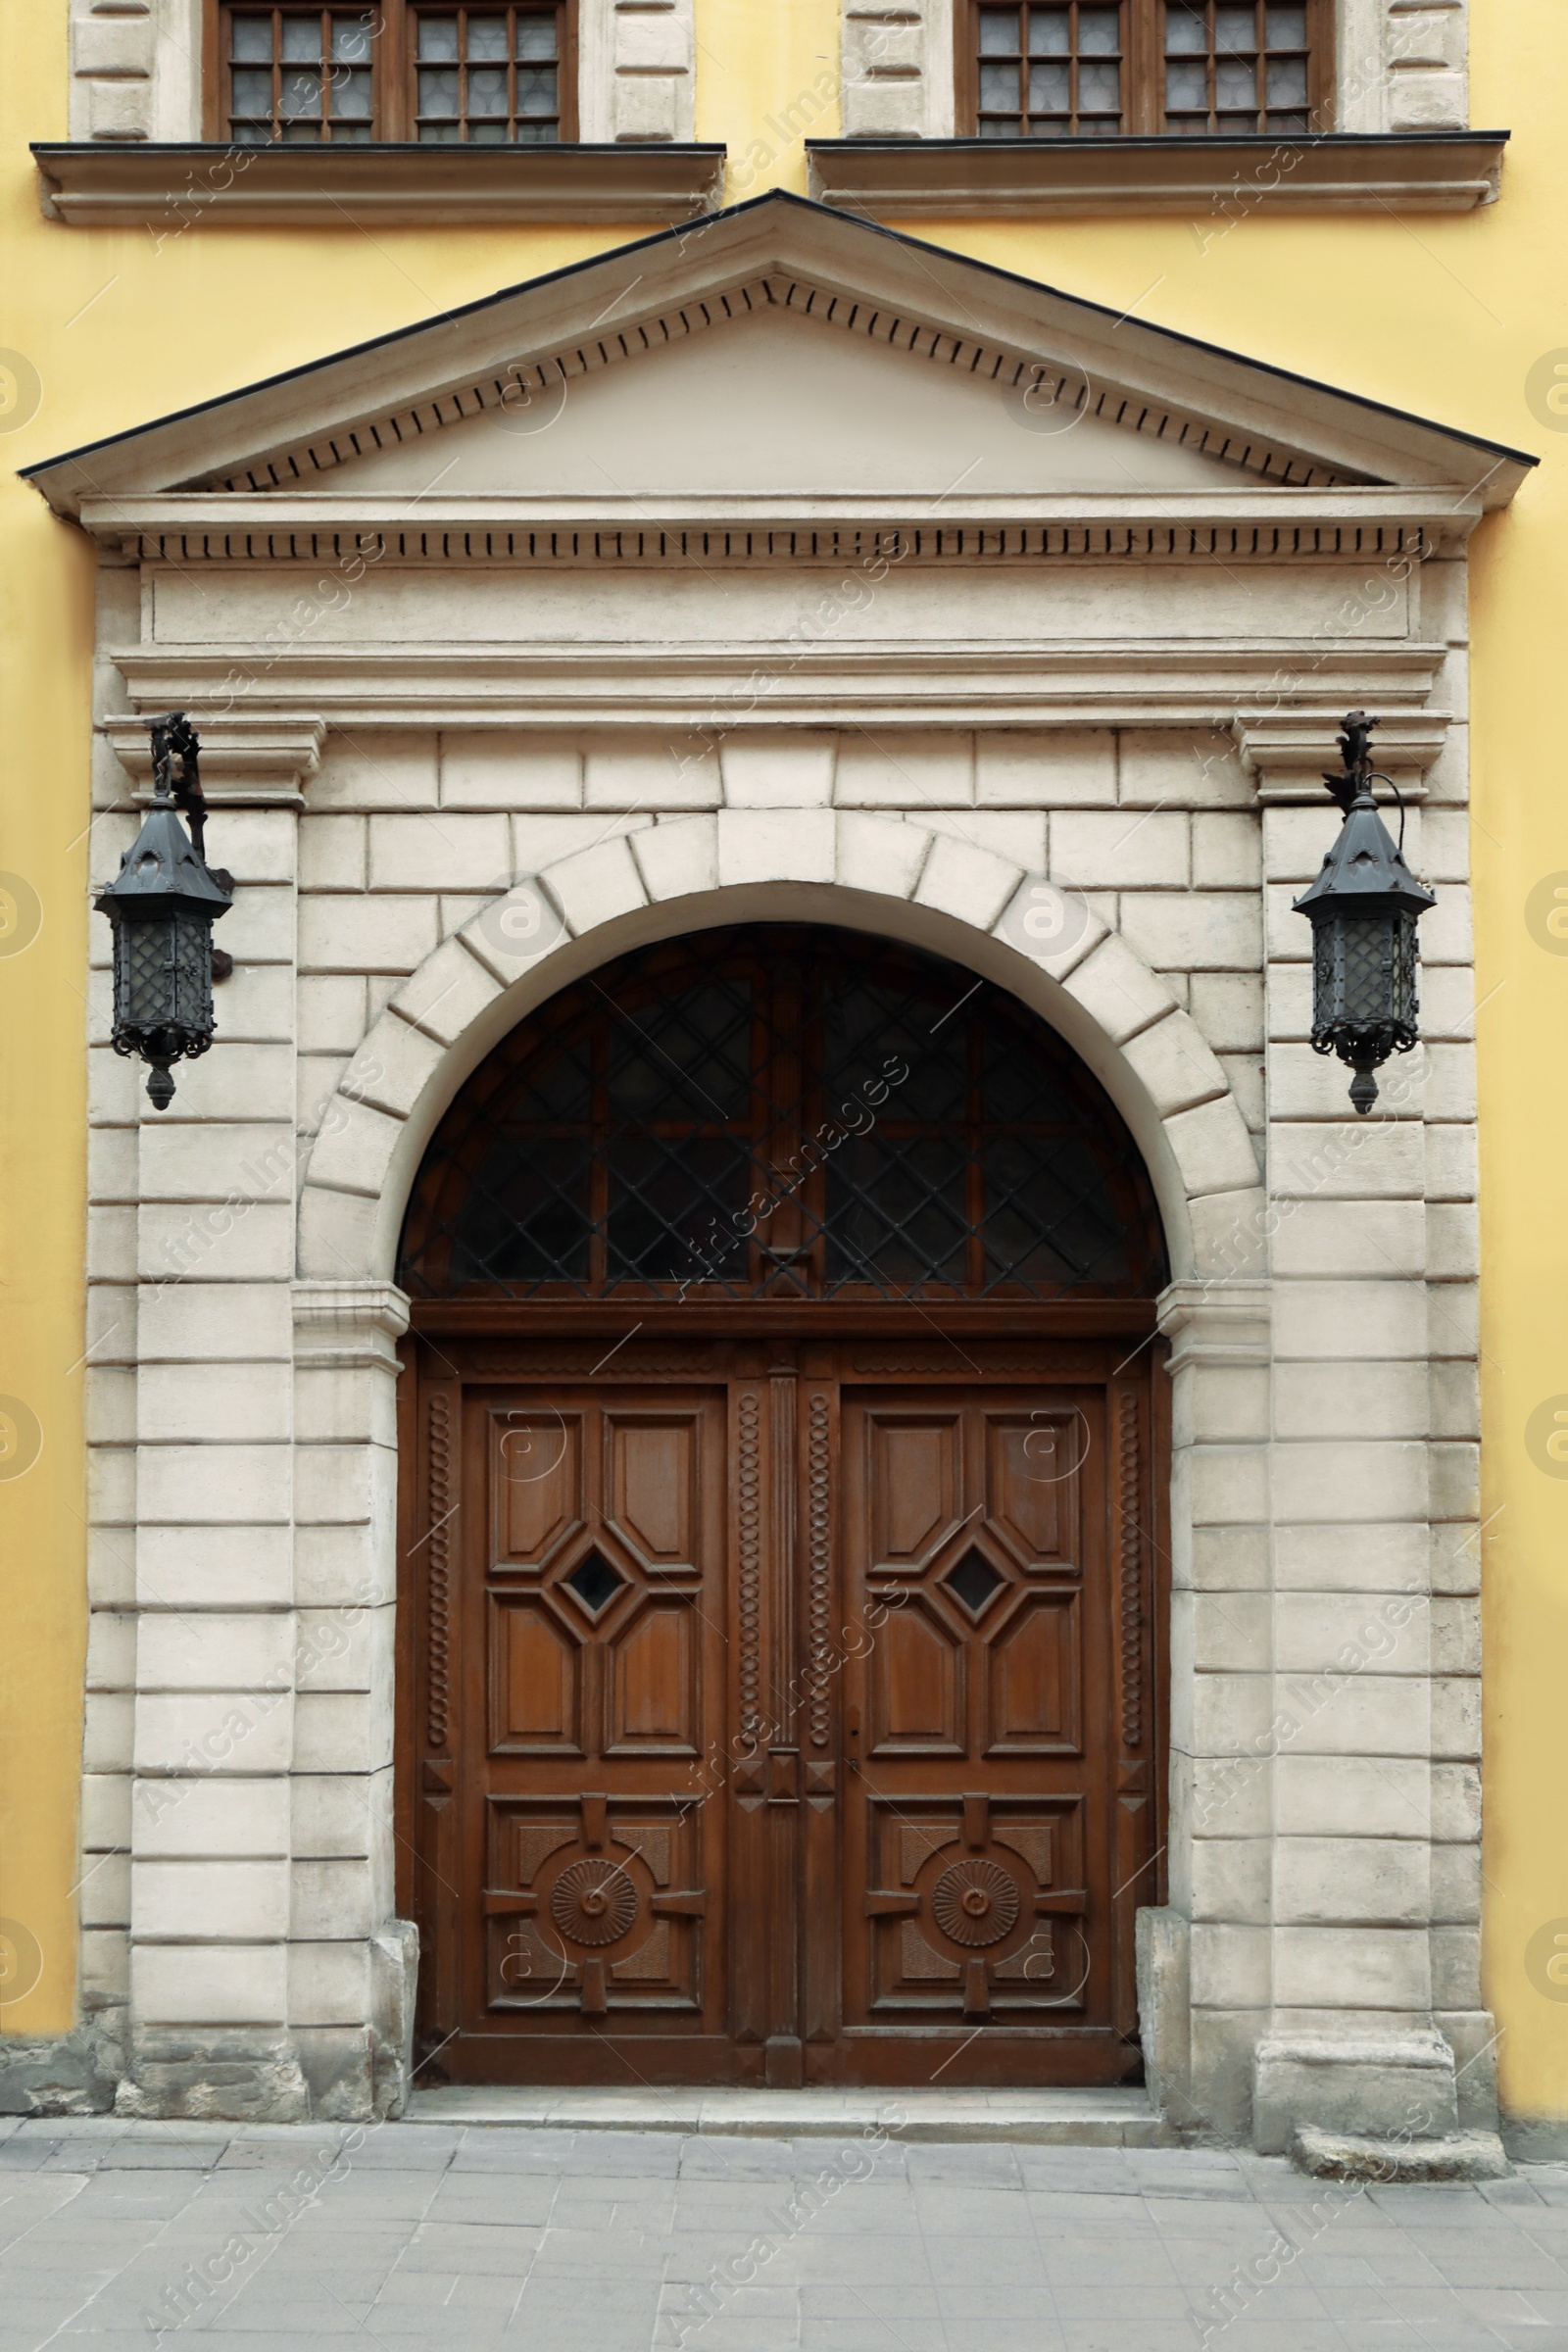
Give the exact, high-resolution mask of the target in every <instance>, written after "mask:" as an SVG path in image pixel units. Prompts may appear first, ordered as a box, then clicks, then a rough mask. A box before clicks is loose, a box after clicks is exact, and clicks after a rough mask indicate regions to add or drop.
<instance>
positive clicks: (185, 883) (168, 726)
mask: <svg viewBox="0 0 1568 2352" xmlns="http://www.w3.org/2000/svg"><path fill="white" fill-rule="evenodd" d="M147 725H148V726H149V727H150V728H151V730H152V743H153V805H152V808H151V809H149V811H148V814H147V821H146V823H145V824H144V825H143V826H142V829H141V831H140V832H139V833H138V834H137V836H136V838H135V840H134V841H133V842H132V844H131V846H130V848H129V849H128V850H127V851H126V852H125V855H124V856H123V858H122V859H121V860H120V871H119V873H118V874H117V875H116V877H115V879H114V881H113V882H111V883H110V884H109V886H108V888H107V889H106V890H103V891H100V893H99V895H98V897H97V898H96V899H95V900H94V901H93V904H94V906H95V907H97V909H98V911H99V913H100V914H107V915H108V917H109V919H110V921H111V923H113V925H114V929H115V1026H114V1036H113V1044H114V1049H115V1052H116V1053H117V1054H137V1055H139V1056H140V1058H141V1059H142V1060H143V1061H145V1062H147V1063H148V1064H150V1075H149V1077H148V1080H147V1093H148V1096H149V1099H150V1100H151V1102H152V1103H153V1107H154V1108H155V1109H157V1110H165V1109H167V1108H168V1106H169V1104H170V1103H172V1101H173V1099H174V1081H173V1079H172V1077H171V1076H170V1074H169V1073H170V1067H171V1064H172V1063H173V1062H176V1061H188V1060H192V1059H194V1057H195V1056H196V1055H197V1054H205V1053H206V1051H207V1049H208V1047H209V1046H210V1045H211V1044H212V1042H213V1033H214V1030H215V1027H216V1023H215V1021H214V1018H213V981H214V978H215V977H221V976H223V975H224V974H226V973H227V972H229V971H231V970H232V968H233V964H232V959H231V958H230V957H229V956H224V955H223V954H222V951H221V949H215V948H214V946H213V925H214V923H215V922H217V920H218V919H219V917H220V915H224V914H226V913H227V912H228V910H229V907H231V906H232V905H233V903H234V897H233V893H234V883H233V878H232V876H231V875H229V874H226V873H224V872H223V871H222V869H221V867H220V868H219V869H218V870H217V871H216V872H215V871H213V870H212V869H211V868H210V867H209V866H208V864H207V860H206V857H205V854H204V853H205V848H206V840H205V835H206V820H207V803H206V802H205V800H204V799H203V798H202V787H201V776H200V772H199V768H198V758H199V755H200V752H201V744H200V741H199V739H198V737H197V734H196V730H195V728H194V727H193V726H192V725H191V724H190V722H189V720H188V719H187V718H186V716H185V713H184V712H183V711H165V712H164V713H163V714H162V715H161V716H160V717H158V718H150V719H149V720H148V721H147ZM175 760H178V761H179V772H178V774H177V776H176V774H175V772H174V761H175ZM180 809H183V810H184V811H185V813H186V815H187V816H188V817H189V819H190V831H189V833H187V832H186V830H185V828H184V826H183V825H182V824H181V823H180V821H179V814H178V811H179V810H180Z"/></svg>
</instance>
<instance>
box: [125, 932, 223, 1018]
mask: <svg viewBox="0 0 1568 2352" xmlns="http://www.w3.org/2000/svg"><path fill="white" fill-rule="evenodd" d="M115 978H116V991H115V994H116V1000H117V1001H116V1006H115V1011H116V1021H117V1026H119V1027H122V1028H125V1029H133V1030H137V1031H149V1030H153V1029H179V1030H183V1031H185V1032H187V1033H188V1034H190V1035H191V1036H193V1037H200V1036H203V1035H206V1034H210V1033H211V1030H212V1026H213V948H212V925H211V923H210V922H209V921H208V920H207V919H206V918H205V916H203V915H198V914H183V915H181V914H168V915H158V916H156V917H155V918H154V919H153V920H152V921H150V922H148V921H142V922H135V921H126V920H125V919H124V918H123V917H122V919H121V920H120V922H119V923H117V925H116V928H115Z"/></svg>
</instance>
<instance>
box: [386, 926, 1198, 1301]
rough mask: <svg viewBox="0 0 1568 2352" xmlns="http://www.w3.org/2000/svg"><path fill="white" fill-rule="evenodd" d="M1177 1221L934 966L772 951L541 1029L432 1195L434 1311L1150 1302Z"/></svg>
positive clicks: (621, 983) (624, 969) (413, 1281)
mask: <svg viewBox="0 0 1568 2352" xmlns="http://www.w3.org/2000/svg"><path fill="white" fill-rule="evenodd" d="M1163 1265H1164V1259H1163V1252H1162V1249H1161V1246H1160V1242H1159V1237H1158V1229H1157V1223H1156V1221H1155V1218H1154V1212H1153V1204H1152V1196H1151V1194H1150V1191H1149V1186H1148V1182H1147V1179H1146V1177H1145V1176H1144V1173H1143V1170H1142V1167H1141V1164H1140V1163H1139V1161H1138V1159H1137V1155H1136V1153H1135V1152H1134V1151H1133V1148H1132V1145H1131V1142H1130V1140H1129V1139H1128V1137H1127V1135H1126V1133H1125V1130H1124V1129H1123V1128H1122V1126H1121V1123H1120V1121H1119V1119H1118V1118H1117V1116H1116V1114H1115V1112H1114V1111H1113V1110H1112V1109H1111V1107H1110V1105H1109V1103H1107V1102H1106V1101H1105V1099H1104V1097H1103V1095H1102V1094H1101V1092H1100V1090H1099V1088H1098V1087H1097V1086H1096V1084H1095V1082H1094V1081H1093V1079H1091V1078H1090V1077H1089V1075H1088V1073H1087V1072H1086V1071H1084V1070H1083V1069H1082V1068H1081V1067H1080V1066H1079V1065H1078V1064H1077V1063H1076V1062H1074V1061H1073V1060H1072V1059H1071V1057H1070V1056H1069V1055H1068V1054H1067V1053H1066V1050H1065V1049H1064V1048H1063V1047H1061V1046H1059V1045H1058V1044H1057V1043H1056V1042H1055V1041H1054V1039H1053V1038H1052V1037H1051V1034H1050V1032H1049V1031H1047V1030H1045V1029H1044V1028H1043V1027H1042V1026H1041V1025H1040V1024H1039V1023H1037V1022H1036V1021H1034V1020H1033V1019H1032V1017H1031V1016H1028V1015H1026V1014H1025V1013H1024V1012H1023V1011H1022V1009H1021V1008H1020V1007H1019V1006H1017V1005H1015V1004H1013V1003H1012V1001H1011V1000H1010V999H1008V998H1006V997H1005V996H1004V995H1003V994H1002V993H1001V992H1000V991H997V990H994V989H992V988H990V987H989V986H986V985H981V986H978V987H977V985H976V983H975V981H974V979H973V977H972V976H971V975H969V974H967V973H964V972H962V971H959V970H957V969H956V967H954V966H951V965H948V964H945V963H943V962H941V961H940V960H939V959H937V958H935V957H931V956H921V955H917V954H915V953H914V952H913V951H911V950H905V949H893V948H889V947H886V946H882V945H879V944H878V943H876V942H874V941H869V940H866V939H863V938H861V937H858V936H857V935H854V934H850V933H843V932H834V931H830V930H822V929H810V928H794V927H788V926H778V925H771V926H757V927H753V928H749V929H741V930H736V931H729V932H719V933H711V934H707V935H705V936H704V937H703V938H702V939H701V940H695V941H693V942H691V943H688V944H682V945H674V946H669V947H663V948H658V949H650V950H647V951H644V952H643V953H642V954H640V955H638V956H629V957H627V958H626V959H625V960H624V961H623V962H622V963H620V964H618V965H613V966H611V967H610V968H609V969H608V970H606V971H605V972H602V973H600V974H597V975H595V976H594V978H593V979H591V980H589V981H586V982H583V983H581V984H580V985H579V986H578V987H576V988H574V989H571V990H569V991H567V992H566V994H565V995H564V996H563V997H561V998H558V999H557V1000H556V1001H555V1002H554V1003H553V1004H552V1005H549V1006H547V1007H546V1008H545V1009H544V1010H543V1011H542V1012H541V1013H539V1014H538V1015H536V1016H535V1017H534V1018H533V1019H532V1020H531V1021H528V1022H525V1023H523V1024H522V1026H521V1027H520V1028H518V1029H517V1030H515V1031H514V1032H513V1034H512V1036H511V1037H510V1038H508V1039H507V1040H505V1041H504V1042H503V1044H502V1045H501V1046H500V1047H498V1048H497V1049H496V1051H495V1052H494V1053H493V1054H491V1056H490V1057H489V1059H488V1060H487V1061H486V1062H484V1063H482V1064H481V1065H480V1068H479V1069H478V1070H477V1071H475V1073H474V1075H473V1077H472V1078H470V1079H469V1081H468V1083H467V1085H466V1087H465V1089H464V1090H463V1092H462V1093H461V1094H460V1095H459V1097H458V1100H457V1102H456V1103H454V1104H453V1106H452V1109H451V1110H450V1111H449V1112H448V1114H447V1117H446V1119H445V1121H444V1122H443V1125H442V1128H441V1130H440V1132H439V1134H438V1136H437V1139H436V1142H435V1144H434V1145H433V1146H432V1149H431V1152H430V1153H429V1155H428V1157H427V1160H426V1163H425V1166H424V1168H423V1169H422V1170H421V1172H420V1176H419V1180H418V1183H417V1186H416V1190H415V1196H414V1200H413V1201H412V1203H411V1206H410V1212H409V1221H408V1229H407V1231H406V1234H405V1237H404V1248H403V1253H402V1259H401V1269H402V1270H401V1273H400V1277H399V1278H400V1280H401V1281H403V1282H404V1283H405V1285H406V1286H407V1287H408V1288H409V1289H410V1290H411V1291H412V1292H413V1293H414V1295H415V1296H417V1297H424V1298H429V1297H433V1296H434V1297H439V1296H450V1295H452V1294H453V1293H463V1292H469V1291H471V1292H473V1293H475V1294H476V1295H499V1296H511V1297H528V1296H532V1295H535V1294H541V1295H549V1296H557V1297H560V1296H577V1297H600V1298H609V1297H614V1298H619V1299H639V1298H642V1299H652V1298H660V1297H663V1298H684V1297H686V1296H688V1295H689V1294H692V1293H695V1294H696V1295H698V1296H700V1297H705V1298H709V1299H715V1298H716V1299H722V1298H731V1299H739V1298H759V1297H760V1298H789V1297H795V1298H812V1297H821V1298H832V1297H837V1296H844V1297H850V1298H856V1297H864V1298H866V1299H901V1298H910V1297H915V1298H920V1297H927V1296H929V1297H933V1298H943V1297H946V1298H957V1297H969V1298H984V1297H996V1298H998V1299H1006V1298H1021V1299H1023V1298H1046V1297H1050V1296H1053V1295H1054V1293H1055V1291H1057V1290H1058V1289H1060V1288H1062V1287H1064V1286H1066V1287H1085V1288H1088V1289H1091V1290H1094V1291H1098V1292H1102V1293H1107V1292H1108V1293H1110V1294H1112V1295H1119V1296H1142V1295H1148V1294H1149V1293H1150V1292H1151V1291H1152V1289H1154V1288H1157V1287H1158V1284H1159V1282H1160V1281H1161V1280H1162V1279H1163Z"/></svg>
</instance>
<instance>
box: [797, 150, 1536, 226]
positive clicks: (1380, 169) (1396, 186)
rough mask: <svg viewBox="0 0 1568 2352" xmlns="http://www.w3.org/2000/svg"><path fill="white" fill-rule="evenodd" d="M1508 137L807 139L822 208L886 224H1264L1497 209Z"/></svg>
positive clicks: (814, 190)
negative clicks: (1095, 219) (1158, 216)
mask: <svg viewBox="0 0 1568 2352" xmlns="http://www.w3.org/2000/svg"><path fill="white" fill-rule="evenodd" d="M1507 138H1508V133H1507V132H1506V131H1505V130H1422V131H1384V132H1368V133H1361V132H1355V131H1334V132H1328V133H1325V134H1323V135H1322V136H1320V137H1313V138H1306V137H1302V138H1299V139H1292V138H1280V137H1276V136H1274V135H1273V134H1272V133H1270V134H1267V135H1253V134H1248V135H1238V136H1235V137H1220V138H1202V139H1176V138H1139V139H808V140H807V142H806V146H807V153H808V155H809V159H810V173H811V182H810V184H811V194H812V195H813V196H815V197H816V198H817V199H818V200H819V201H820V202H821V203H823V204H836V205H842V206H843V207H844V208H845V210H846V211H850V212H858V213H868V214H870V215H871V216H872V218H873V219H879V220H900V221H915V220H922V219H924V220H943V221H957V220H968V219H982V220H992V221H995V220H1027V221H1034V220H1042V219H1048V218H1054V219H1060V218H1063V217H1066V216H1071V215H1074V214H1077V215H1081V216H1087V215H1096V214H1104V213H1185V214H1189V215H1192V216H1195V217H1198V218H1202V219H1212V220H1213V221H1214V222H1215V223H1216V228H1217V227H1218V226H1219V224H1220V223H1224V224H1225V225H1230V224H1232V223H1234V222H1235V221H1240V220H1243V219H1245V218H1246V217H1247V216H1248V215H1249V214H1250V213H1251V212H1253V211H1254V210H1256V211H1262V210H1265V209H1266V210H1267V211H1269V212H1282V211H1283V212H1295V213H1357V212H1387V211H1390V210H1393V211H1395V212H1400V213H1467V212H1470V211H1471V210H1473V208H1474V207H1475V206H1477V205H1480V204H1491V203H1493V202H1494V201H1495V198H1496V194H1497V186H1498V181H1499V178H1500V175H1501V171H1502V150H1503V147H1504V146H1505V144H1506V142H1507Z"/></svg>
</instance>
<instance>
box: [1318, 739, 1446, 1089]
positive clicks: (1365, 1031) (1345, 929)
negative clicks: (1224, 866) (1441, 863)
mask: <svg viewBox="0 0 1568 2352" xmlns="http://www.w3.org/2000/svg"><path fill="white" fill-rule="evenodd" d="M1377 723H1378V722H1377V720H1376V719H1375V718H1368V716H1367V714H1366V712H1365V711H1351V712H1350V713H1349V715H1348V718H1347V719H1346V721H1345V732H1344V734H1343V735H1341V737H1340V739H1339V743H1340V754H1341V757H1342V758H1343V760H1344V761H1345V772H1344V774H1343V775H1339V776H1327V775H1326V776H1325V777H1324V779H1323V781H1324V783H1325V784H1326V785H1327V786H1328V788H1329V791H1330V792H1331V793H1332V794H1333V796H1334V798H1335V800H1336V801H1337V802H1338V804H1339V806H1340V808H1341V809H1342V810H1343V811H1344V817H1345V821H1344V823H1343V824H1342V825H1341V827H1340V830H1339V833H1338V835H1337V836H1336V838H1335V840H1334V841H1333V843H1332V844H1331V846H1330V848H1329V850H1328V852H1327V854H1326V855H1325V857H1324V859H1323V866H1322V870H1321V872H1320V873H1319V874H1318V877H1317V879H1316V881H1315V882H1313V884H1312V885H1311V887H1310V889H1308V890H1305V891H1303V892H1302V894H1301V896H1300V897H1299V899H1298V900H1296V902H1295V907H1296V911H1297V913H1298V914H1304V915H1305V916H1306V919H1307V921H1308V922H1309V923H1310V924H1311V926H1312V1051H1313V1053H1314V1054H1338V1055H1339V1057H1340V1059H1341V1060H1342V1061H1345V1062H1348V1063H1349V1065H1350V1067H1351V1069H1353V1070H1354V1072H1355V1076H1354V1077H1353V1078H1352V1080H1351V1081H1350V1101H1351V1102H1352V1103H1354V1105H1355V1107H1356V1109H1357V1110H1358V1111H1359V1112H1360V1113H1361V1114H1362V1115H1363V1116H1364V1115H1365V1114H1366V1112H1368V1111H1369V1110H1370V1109H1371V1107H1372V1105H1373V1103H1375V1102H1376V1101H1377V1099H1378V1082H1377V1080H1376V1078H1374V1076H1373V1075H1372V1073H1373V1071H1374V1070H1377V1069H1380V1068H1381V1067H1382V1065H1383V1064H1384V1062H1386V1061H1387V1060H1388V1058H1389V1056H1390V1054H1408V1053H1409V1051H1410V1049H1411V1047H1412V1046H1413V1045H1415V1043H1416V1042H1417V1039H1418V1038H1419V1036H1420V1031H1419V1028H1418V1027H1417V1021H1418V1018H1419V1015H1420V1010H1421V1006H1420V1001H1419V999H1418V997H1417V995H1416V966H1417V961H1418V956H1417V947H1416V925H1417V923H1418V922H1419V921H1420V919H1421V917H1422V915H1423V914H1425V912H1426V910H1427V908H1428V907H1435V906H1436V905H1437V900H1436V899H1435V898H1434V896H1433V894H1432V892H1431V891H1430V890H1424V889H1423V888H1422V886H1421V884H1420V883H1419V882H1418V881H1417V880H1416V878H1415V876H1414V875H1413V874H1412V873H1411V871H1410V869H1409V867H1408V866H1407V865H1406V864H1405V862H1404V807H1403V804H1402V802H1401V803H1400V808H1399V840H1398V844H1397V846H1396V844H1395V842H1394V840H1393V837H1392V836H1391V834H1390V832H1389V829H1388V827H1387V826H1386V825H1385V824H1384V822H1383V819H1382V817H1381V816H1379V814H1378V811H1377V806H1376V803H1375V802H1374V801H1373V798H1372V786H1373V785H1374V784H1375V783H1377V784H1388V785H1389V786H1390V789H1391V791H1394V792H1395V793H1396V797H1397V787H1396V786H1395V785H1394V784H1393V783H1392V780H1391V779H1390V778H1389V777H1387V776H1379V775H1375V774H1374V772H1373V769H1372V753H1371V735H1372V729H1373V728H1374V727H1375V726H1376V725H1377Z"/></svg>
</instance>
